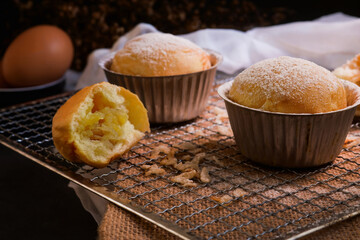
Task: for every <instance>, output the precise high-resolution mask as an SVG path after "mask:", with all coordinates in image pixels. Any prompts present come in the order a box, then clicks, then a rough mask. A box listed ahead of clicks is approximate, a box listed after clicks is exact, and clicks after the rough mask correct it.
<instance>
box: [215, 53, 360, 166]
mask: <svg viewBox="0 0 360 240" xmlns="http://www.w3.org/2000/svg"><path fill="white" fill-rule="evenodd" d="M218 92H219V95H220V96H221V97H222V98H223V99H224V100H225V105H226V109H227V112H228V115H229V120H230V124H231V128H232V130H233V132H234V137H235V141H236V144H237V146H238V148H239V150H240V152H241V153H242V154H243V155H244V156H246V157H248V158H249V159H251V160H253V161H254V162H257V163H260V164H264V165H269V166H275V167H288V168H300V167H314V166H319V165H323V164H326V163H329V162H331V161H333V160H334V159H335V158H336V157H337V155H338V154H339V152H340V151H341V148H342V145H343V143H344V141H345V138H346V135H347V133H348V130H349V127H350V125H351V122H352V119H353V117H354V113H355V109H356V106H357V105H359V104H360V88H359V87H358V86H356V85H355V84H353V83H350V82H347V81H343V80H340V79H338V78H336V77H335V76H334V75H333V74H332V73H331V72H329V71H328V70H326V69H324V68H322V67H320V66H318V65H316V64H314V63H312V62H309V61H306V60H303V59H298V58H291V57H279V58H273V59H267V60H263V61H260V62H258V63H256V64H254V65H252V66H250V67H249V68H247V69H246V70H244V71H243V72H242V73H240V74H239V75H238V76H237V77H236V78H235V79H234V80H233V81H231V82H227V83H225V84H223V85H222V86H220V87H219V89H218Z"/></svg>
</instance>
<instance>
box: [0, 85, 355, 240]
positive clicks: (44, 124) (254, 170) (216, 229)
mask: <svg viewBox="0 0 360 240" xmlns="http://www.w3.org/2000/svg"><path fill="white" fill-rule="evenodd" d="M69 96H70V95H69V94H64V95H61V96H56V97H52V98H47V99H43V100H40V101H35V102H31V103H28V104H24V105H18V106H15V107H9V108H5V109H1V110H0V142H1V143H2V144H4V145H6V146H8V147H10V148H12V149H13V150H15V151H18V152H19V153H21V154H23V155H25V156H26V157H28V158H29V159H31V160H33V161H35V162H37V163H39V164H41V165H43V166H45V167H47V168H49V169H50V170H52V171H55V172H57V173H59V174H60V175H62V176H64V177H66V178H68V179H70V180H72V181H74V182H76V183H78V184H79V185H81V186H83V187H85V188H87V189H88V190H90V191H92V192H95V193H97V194H99V195H100V196H103V197H105V198H107V199H108V200H110V201H112V202H113V203H115V204H117V205H119V206H120V207H123V208H125V209H127V210H129V211H131V212H133V213H134V214H137V215H139V216H141V217H143V218H145V219H147V220H149V221H151V222H152V223H154V224H157V225H159V226H160V227H162V228H164V229H166V230H168V231H170V232H172V233H174V234H176V235H177V236H179V237H182V238H184V239H192V238H200V239H213V238H220V239H255V238H256V239H258V238H259V239H274V238H291V237H297V236H301V235H303V234H307V233H310V232H312V231H315V230H316V229H319V228H321V227H324V226H327V225H329V224H332V223H334V222H337V221H340V220H342V219H344V218H347V217H350V216H352V215H355V214H358V213H359V211H360V197H359V194H360V184H359V179H360V171H359V169H360V146H359V144H358V143H357V140H356V139H357V136H358V135H359V137H360V127H359V125H358V124H354V125H353V126H352V128H351V130H350V134H351V135H352V136H353V139H355V140H354V141H353V142H352V144H350V145H348V147H347V148H344V149H343V150H342V152H341V153H340V155H339V156H338V158H337V159H336V160H335V161H334V162H333V163H331V164H328V165H325V166H322V167H318V168H312V169H302V170H292V169H279V168H269V167H265V166H261V165H258V164H254V163H252V162H251V161H249V160H248V159H246V158H244V157H243V156H242V155H241V154H239V152H238V151H237V148H236V145H235V142H234V139H233V137H232V134H231V130H229V129H230V125H229V122H228V119H227V118H226V117H224V116H223V115H222V114H221V113H223V112H225V110H224V104H223V101H222V100H221V99H220V98H219V97H218V96H217V94H216V93H215V91H214V92H213V93H212V95H211V97H210V99H209V105H208V107H207V109H206V110H205V111H204V113H203V114H202V115H201V116H200V117H198V118H197V119H195V120H193V121H188V122H185V123H181V124H174V125H162V126H156V127H152V132H151V133H149V134H147V135H146V137H144V139H142V140H141V141H140V142H139V143H138V144H137V145H136V146H134V147H133V148H132V149H131V151H129V152H128V153H127V154H126V155H124V156H122V158H119V159H118V160H116V161H114V162H112V163H111V164H110V165H109V166H108V167H106V168H102V169H96V168H93V167H89V166H87V165H81V164H74V163H70V162H68V161H66V160H65V159H64V158H63V157H62V156H61V155H60V154H59V153H58V152H57V151H56V149H55V147H54V145H53V142H52V136H51V121H52V117H53V115H54V114H55V112H56V110H57V109H58V108H59V107H60V106H61V105H62V104H63V103H64V102H65V101H66V100H67V99H68V98H69ZM189 144H190V145H189ZM159 146H162V147H164V146H165V147H166V148H168V149H172V150H173V152H174V154H175V155H174V156H175V157H176V159H177V161H178V163H185V162H186V161H191V160H192V159H194V158H196V156H197V155H198V154H201V153H204V154H203V155H202V156H203V157H202V159H201V161H200V163H199V169H200V170H201V169H203V168H206V169H207V170H208V173H209V179H210V181H209V182H207V181H201V180H200V179H199V177H198V175H197V177H194V178H193V179H192V184H191V186H190V187H189V186H188V187H185V186H183V185H182V184H179V183H177V182H174V181H172V178H173V177H175V176H177V175H179V174H181V172H180V171H179V170H178V169H176V168H174V167H173V166H162V165H161V164H160V163H161V161H162V160H163V159H164V158H166V155H164V154H161V153H159V154H154V152H155V151H156V150H157V149H158V148H159ZM185 146H186V147H185ZM189 146H191V147H189ZM185 156H186V158H187V159H186V160H184V159H185ZM145 165H147V166H152V165H155V166H159V167H160V168H162V169H164V171H163V172H162V174H146V171H145V170H144V169H145V168H144V166H145Z"/></svg>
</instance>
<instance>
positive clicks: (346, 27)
mask: <svg viewBox="0 0 360 240" xmlns="http://www.w3.org/2000/svg"><path fill="white" fill-rule="evenodd" d="M149 32H158V30H157V29H156V28H155V27H154V26H152V25H150V24H146V23H140V24H138V25H137V26H136V27H135V28H134V29H132V30H131V31H130V32H128V33H127V34H125V35H123V36H122V37H120V38H119V39H118V40H117V41H116V42H115V43H114V45H113V46H112V48H111V49H97V50H95V51H93V52H92V53H91V54H90V55H89V57H88V62H87V65H86V67H85V70H84V72H83V73H82V75H81V76H80V78H79V80H78V83H77V85H76V89H80V88H83V87H85V86H88V85H91V84H94V83H97V82H102V81H106V78H105V74H104V72H103V70H102V69H101V68H100V67H99V66H98V62H99V60H100V59H101V58H102V57H103V56H104V55H106V54H108V53H110V52H114V51H117V50H119V49H121V48H122V47H123V46H124V44H125V43H126V42H127V41H128V40H130V39H132V38H134V37H136V36H139V35H141V34H144V33H149ZM180 36H182V37H184V38H186V39H189V40H191V41H193V42H194V43H196V44H197V45H199V46H200V47H202V48H208V49H212V50H215V51H217V52H219V53H221V54H222V55H223V62H222V64H221V65H220V66H219V68H218V70H219V71H222V72H224V73H227V74H233V73H235V72H237V71H238V70H240V69H243V68H246V67H248V66H250V65H252V64H254V63H255V62H258V61H260V60H263V59H265V58H271V57H277V56H283V55H287V56H293V57H301V58H304V59H308V60H310V61H313V62H315V63H317V64H319V65H321V66H323V67H326V68H329V69H334V68H335V67H337V66H339V65H341V64H342V63H344V62H345V61H346V60H348V59H350V58H352V57H353V56H355V55H356V54H358V53H359V52H360V19H359V18H357V17H352V16H348V15H345V14H342V13H335V14H331V15H327V16H324V17H321V18H319V19H316V20H314V21H304V22H293V23H288V24H282V25H276V26H270V27H260V28H254V29H252V30H250V31H247V32H242V31H238V30H232V29H204V30H199V31H196V32H192V33H189V34H184V35H180Z"/></svg>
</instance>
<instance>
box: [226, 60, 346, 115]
mask: <svg viewBox="0 0 360 240" xmlns="http://www.w3.org/2000/svg"><path fill="white" fill-rule="evenodd" d="M228 97H229V98H230V99H231V100H233V101H234V102H237V103H239V104H241V105H244V106H247V107H251V108H257V109H262V110H265V111H270V112H281V113H321V112H330V111H336V110H339V109H343V108H345V107H346V106H347V102H346V92H345V89H344V86H343V84H342V83H341V82H340V80H339V79H338V78H336V77H335V76H334V75H333V74H332V73H331V72H330V71H328V70H326V69H325V68H322V67H320V66H318V65H316V64H315V63H312V62H310V61H306V60H304V59H299V58H292V57H285V56H284V57H278V58H273V59H266V60H263V61H260V62H258V63H256V64H254V65H253V66H250V67H249V68H248V69H246V70H244V71H243V72H241V73H240V74H239V75H238V76H237V77H236V78H235V80H234V83H233V85H232V87H231V89H230V91H229V96H228Z"/></svg>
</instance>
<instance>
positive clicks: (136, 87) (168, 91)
mask: <svg viewBox="0 0 360 240" xmlns="http://www.w3.org/2000/svg"><path fill="white" fill-rule="evenodd" d="M220 62H221V55H220V54H218V53H216V52H214V51H211V50H204V49H201V48H200V47H199V46H197V45H196V44H194V43H192V42H190V41H189V40H186V39H184V38H181V37H177V36H174V35H171V34H166V33H148V34H143V35H140V36H138V37H136V38H133V39H132V40H130V41H129V42H127V43H126V44H125V45H124V48H123V49H121V50H119V51H118V52H115V53H111V54H109V55H108V56H106V57H104V58H103V59H102V60H101V61H100V62H99V65H100V66H101V67H102V68H103V70H104V71H105V74H106V77H107V79H108V81H109V82H110V83H113V84H116V85H119V86H122V87H125V88H127V89H129V90H130V91H132V92H133V93H135V94H137V95H138V96H139V98H140V99H141V101H142V102H143V103H144V105H145V107H146V109H147V110H148V115H149V120H150V122H151V123H175V122H181V121H187V120H191V119H194V118H196V117H197V116H198V115H199V114H200V113H201V112H202V111H203V110H204V108H205V107H206V104H207V100H208V97H209V95H210V91H211V89H212V86H213V82H214V79H215V73H216V68H217V66H218V65H219V63H220Z"/></svg>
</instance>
